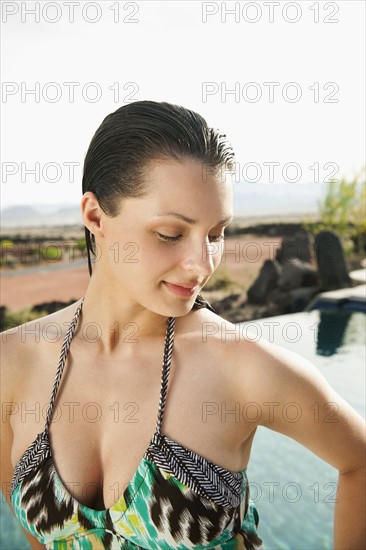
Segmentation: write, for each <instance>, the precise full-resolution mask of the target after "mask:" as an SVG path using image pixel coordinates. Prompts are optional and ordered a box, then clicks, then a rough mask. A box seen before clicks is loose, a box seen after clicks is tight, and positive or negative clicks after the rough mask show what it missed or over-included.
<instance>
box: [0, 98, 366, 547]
mask: <svg viewBox="0 0 366 550" xmlns="http://www.w3.org/2000/svg"><path fill="white" fill-rule="evenodd" d="M233 169H234V155H233V151H232V148H231V147H230V145H229V143H228V142H227V140H226V137H225V135H223V134H220V133H219V132H217V131H215V130H213V129H211V128H208V126H207V124H206V122H205V120H204V119H203V118H202V117H201V116H200V115H198V114H197V113H195V112H193V111H190V110H188V109H185V108H183V107H180V106H177V105H172V104H169V103H157V102H153V101H138V102H135V103H130V104H128V105H126V106H123V107H121V108H120V109H118V110H117V111H116V112H114V113H112V114H110V115H109V116H107V117H106V119H105V120H104V121H103V123H102V124H101V126H100V127H99V128H98V130H97V131H96V133H95V135H94V137H93V139H92V141H91V144H90V146H89V149H88V152H87V154H86V158H85V165H84V175H83V197H82V201H81V210H82V216H83V221H84V224H85V231H86V241H87V246H88V259H89V271H90V274H91V278H90V282H89V285H88V288H87V290H86V293H85V296H84V297H82V298H81V299H80V300H79V301H77V302H76V303H75V304H72V305H70V306H69V307H66V308H65V309H63V310H61V311H58V312H56V313H54V314H52V315H48V316H46V317H43V318H41V319H39V320H37V321H33V322H30V323H26V324H25V325H21V326H20V327H18V330H16V331H14V330H12V331H8V332H7V333H4V335H3V341H4V340H5V342H6V343H5V345H4V346H3V360H2V368H3V372H2V381H3V384H2V388H3V389H2V391H3V394H2V399H3V402H4V403H5V406H6V408H5V411H6V414H5V415H4V419H3V424H2V425H3V436H2V437H3V442H2V443H3V444H2V449H3V456H2V471H1V475H2V483H9V484H11V490H10V494H7V499H8V502H9V505H11V506H12V508H13V509H14V512H15V514H16V516H17V518H18V519H19V521H20V523H21V525H22V527H23V529H24V531H25V533H26V535H27V537H28V539H29V540H30V541H31V544H32V548H44V547H45V546H46V548H50V549H51V548H52V549H55V550H56V549H61V548H62V549H66V548H73V549H79V548H80V549H81V548H83V549H84V548H88V549H89V548H93V549H94V548H98V549H99V548H126V549H136V548H164V549H166V550H168V549H173V548H174V549H185V548H196V549H203V548H222V549H224V550H229V549H233V550H234V549H260V548H262V547H263V546H262V540H261V538H260V535H259V532H258V526H259V516H258V511H257V509H256V507H255V506H254V503H253V502H252V501H251V500H250V494H249V484H248V477H247V466H248V462H249V457H250V450H251V445H252V442H253V437H254V434H255V431H256V428H257V426H258V425H262V426H266V427H268V428H271V429H273V430H276V431H279V432H282V433H283V434H285V435H287V436H289V437H292V438H294V439H296V440H297V441H299V442H300V443H302V444H303V445H304V446H306V447H307V448H308V449H310V450H311V451H313V452H314V453H315V454H317V455H318V456H320V457H321V458H323V459H324V460H326V461H327V462H329V463H330V464H331V465H332V466H334V467H335V468H337V469H338V470H339V488H338V494H337V499H338V502H337V504H336V510H335V546H334V547H335V548H336V549H339V550H340V549H342V550H343V549H345V548H348V549H351V548H358V549H359V548H362V547H363V545H364V538H363V537H364V524H363V521H364V514H363V506H364V501H363V498H364V495H363V491H362V487H363V486H364V479H365V470H364V461H363V453H364V441H365V437H364V421H363V419H362V418H361V417H360V416H359V415H358V414H357V413H356V412H355V411H354V410H353V409H352V408H351V407H350V406H349V405H348V404H347V403H346V402H345V401H344V400H343V399H342V398H341V397H340V396H339V395H338V394H337V393H335V392H334V391H333V389H332V388H331V387H330V386H329V384H328V383H327V382H326V381H325V379H324V377H323V376H322V375H321V374H320V373H319V372H318V370H317V369H316V368H315V367H314V366H313V365H311V364H309V362H308V361H306V360H305V359H303V358H301V357H300V356H298V355H296V354H293V353H291V352H288V351H286V350H284V349H283V348H280V347H279V346H275V345H273V344H270V343H269V342H267V341H256V342H255V341H253V340H249V339H245V338H243V337H241V338H240V339H238V338H237V333H236V331H235V326H234V325H232V324H231V323H229V322H227V321H225V320H224V319H223V318H221V317H220V316H218V315H217V314H216V313H215V312H214V310H213V309H212V308H211V307H210V305H209V304H208V303H207V302H206V301H205V300H203V298H202V297H201V296H200V294H199V292H200V290H201V289H202V288H203V287H204V285H205V284H206V283H207V281H208V280H209V278H210V277H211V276H212V274H213V273H214V271H215V270H216V269H217V267H218V265H219V263H220V261H221V258H222V254H223V246H222V245H223V240H224V230H225V227H227V225H228V224H229V223H230V221H231V219H232V217H233V214H232V183H231V179H230V176H231V172H232V171H233ZM90 253H91V255H92V256H93V262H92V261H91V256H90ZM92 263H93V266H92ZM61 343H62V346H61ZM57 362H58V366H57V369H56V364H57ZM65 365H66V366H65ZM289 396H290V397H291V399H290V400H291V401H295V402H296V403H297V404H298V406H299V407H301V411H302V416H301V419H300V420H299V421H298V422H297V423H293V422H286V421H285V420H284V418H283V417H282V415H280V414H277V413H276V411H280V410H282V407H281V405H283V404H285V403H288V401H289ZM238 402H239V403H240V404H241V407H242V406H243V405H245V403H248V402H256V403H257V405H258V406H259V407H260V409H261V415H258V416H259V417H258V419H257V420H256V421H255V422H253V421H252V422H249V421H248V418H241V419H240V421H239V422H238V421H235V419H234V420H233V415H231V414H227V415H225V411H226V410H227V411H229V410H230V409H231V410H232V409H233V406H234V405H235V404H236V403H238ZM273 402H275V403H276V404H278V407H276V408H271V407H268V406H266V405H268V403H273ZM314 402H317V403H319V408H318V410H319V411H320V418H319V421H317V422H314V416H313V410H312V407H311V406H312V405H313V404H314ZM329 402H332V403H334V404H336V407H335V408H336V413H335V418H336V422H333V423H325V422H323V421H322V420H323V419H324V418H325V417H326V415H329V410H328V409H327V408H326V407H327V403H329ZM24 404H25V405H24ZM23 405H24V407H23ZM22 407H23V408H24V410H22ZM217 410H220V413H219V414H217ZM42 412H45V413H46V414H45V415H42ZM322 415H323V416H322ZM51 421H52V422H51ZM2 486H3V485H2Z"/></svg>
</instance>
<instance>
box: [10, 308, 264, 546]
mask: <svg viewBox="0 0 366 550" xmlns="http://www.w3.org/2000/svg"><path fill="white" fill-rule="evenodd" d="M83 301H84V298H82V299H81V302H80V305H79V306H78V308H77V310H76V312H75V314H74V316H73V318H72V321H71V323H70V326H69V329H68V331H67V334H66V336H65V339H64V342H63V345H62V349H61V354H60V358H59V364H58V368H57V372H56V377H55V381H54V385H53V389H52V394H51V398H50V402H49V406H48V412H47V417H46V422H45V427H44V430H43V431H42V432H41V433H39V434H38V436H37V437H36V439H35V440H34V441H33V443H31V445H30V446H29V447H28V448H27V450H26V451H25V452H24V454H23V455H22V457H21V458H20V460H19V462H18V463H17V465H16V467H15V470H14V475H13V479H12V484H11V492H10V495H11V503H12V506H13V509H14V512H15V515H16V517H17V518H18V520H19V522H20V524H21V525H22V527H23V528H24V529H25V530H26V531H28V532H29V533H30V534H31V535H33V536H34V537H35V538H36V539H38V540H39V541H40V542H41V543H42V544H44V545H45V546H46V548H47V549H53V550H56V549H57V550H61V549H62V550H67V549H72V550H75V549H103V548H106V549H121V548H123V549H127V550H136V549H138V548H143V549H155V548H156V549H160V548H162V549H165V550H171V549H175V550H177V549H179V550H183V549H188V548H189V549H192V548H193V549H196V550H201V549H204V548H220V549H224V550H236V549H250V550H259V549H262V548H263V546H262V540H261V539H260V538H259V536H258V534H257V527H258V523H259V517H258V512H257V510H256V507H255V506H254V503H253V502H252V501H251V499H250V498H249V483H248V478H247V472H246V468H244V469H243V470H241V471H239V472H233V471H229V470H226V469H225V468H222V467H221V466H218V465H217V464H214V463H213V462H211V461H210V460H208V459H206V458H204V457H203V456H200V455H199V454H197V453H195V452H194V451H192V450H190V449H187V448H186V447H184V446H183V445H181V444H180V443H179V442H177V441H174V440H172V439H170V438H169V437H167V436H166V435H164V434H162V433H161V425H162V420H163V414H164V407H165V400H166V394H167V387H168V377H169V371H170V362H171V357H172V352H173V342H174V326H175V318H174V317H169V318H168V321H167V329H166V336H165V344H164V355H163V367H162V376H161V389H160V399H159V409H158V415H157V423H156V431H155V433H154V435H153V436H152V439H151V441H150V443H149V445H148V447H147V449H146V451H145V454H144V455H143V457H142V459H141V461H140V463H139V465H138V467H137V470H136V472H135V473H134V475H133V477H132V479H131V481H130V482H129V483H128V485H127V487H126V489H125V490H124V492H123V494H122V495H121V496H120V498H119V499H118V500H117V502H115V503H114V504H113V505H112V506H111V507H110V508H108V509H106V510H94V509H92V508H89V507H88V506H84V505H83V504H81V503H80V502H78V501H77V500H76V499H75V498H74V497H73V496H72V495H71V494H70V493H69V491H68V489H67V488H66V486H65V484H64V483H63V481H62V479H61V478H60V476H59V475H58V473H57V470H56V468H55V464H54V461H53V454H52V450H51V446H50V439H49V424H50V422H51V417H52V411H53V407H54V403H55V399H56V394H57V390H58V387H59V385H60V381H61V376H62V373H63V370H64V366H65V362H66V357H67V352H68V349H69V347H70V344H71V340H72V337H73V334H74V331H75V328H76V325H77V321H78V318H79V314H80V312H81V309H82V305H83Z"/></svg>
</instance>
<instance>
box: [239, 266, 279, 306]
mask: <svg viewBox="0 0 366 550" xmlns="http://www.w3.org/2000/svg"><path fill="white" fill-rule="evenodd" d="M280 272H281V267H280V265H279V263H278V262H276V261H272V260H266V261H265V262H264V263H263V265H262V268H261V270H260V272H259V275H258V277H257V279H256V280H255V281H254V283H253V284H252V285H251V286H250V287H249V289H248V291H247V297H248V303H250V304H264V303H265V302H266V296H267V294H268V292H269V291H271V290H272V289H274V288H275V287H276V284H277V281H278V278H279V276H280Z"/></svg>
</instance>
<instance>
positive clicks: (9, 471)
mask: <svg viewBox="0 0 366 550" xmlns="http://www.w3.org/2000/svg"><path fill="white" fill-rule="evenodd" d="M1 336H2V342H1V357H0V369H1V370H0V380H1V405H2V407H1V422H0V426H1V427H0V441H1V445H0V447H1V455H0V483H1V491H2V493H3V495H4V497H5V498H6V502H7V503H8V505H9V508H10V510H11V511H12V512H13V513H14V510H13V507H12V505H11V500H10V486H11V480H12V477H13V470H14V468H13V466H12V463H11V449H12V446H13V430H12V428H11V424H10V418H11V415H10V414H9V411H11V410H12V404H13V402H14V395H15V388H16V387H17V386H19V384H18V382H17V376H18V369H17V358H18V357H19V353H17V350H19V348H18V347H17V342H16V335H15V334H12V335H10V334H7V333H6V332H3V333H2V335H1ZM19 527H20V528H21V529H22V531H23V532H24V534H25V536H26V538H27V540H28V541H29V543H30V546H31V548H32V549H33V550H44V549H45V546H44V545H43V544H41V543H40V542H38V540H37V539H36V538H35V537H33V536H32V535H30V534H29V533H28V532H27V531H25V530H24V529H23V527H21V525H20V524H19Z"/></svg>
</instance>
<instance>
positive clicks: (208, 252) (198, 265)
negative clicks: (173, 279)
mask: <svg viewBox="0 0 366 550" xmlns="http://www.w3.org/2000/svg"><path fill="white" fill-rule="evenodd" d="M221 254H222V245H221V243H210V242H209V241H201V242H200V243H199V244H197V245H195V246H190V247H189V249H188V253H187V254H186V258H185V260H184V262H183V264H184V267H185V268H186V269H188V270H189V271H194V273H195V274H196V275H201V276H202V277H209V276H210V275H212V273H213V272H214V271H215V269H216V264H217V263H218V259H217V258H218V255H219V256H220V257H221ZM215 259H216V261H215Z"/></svg>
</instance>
